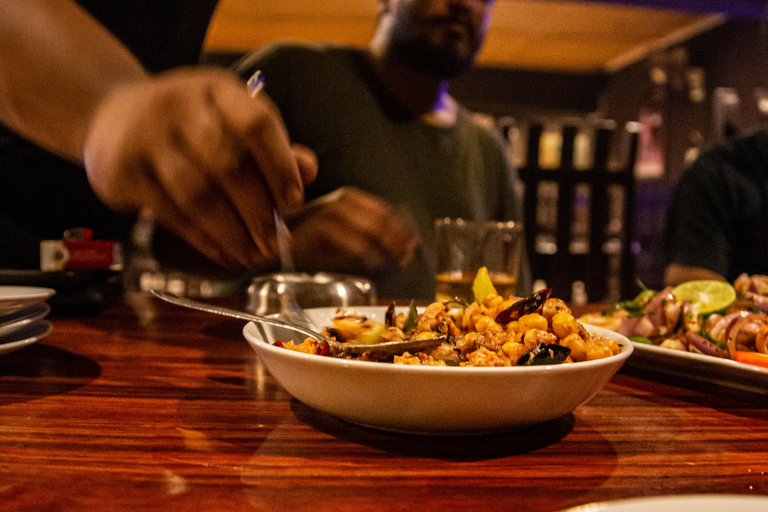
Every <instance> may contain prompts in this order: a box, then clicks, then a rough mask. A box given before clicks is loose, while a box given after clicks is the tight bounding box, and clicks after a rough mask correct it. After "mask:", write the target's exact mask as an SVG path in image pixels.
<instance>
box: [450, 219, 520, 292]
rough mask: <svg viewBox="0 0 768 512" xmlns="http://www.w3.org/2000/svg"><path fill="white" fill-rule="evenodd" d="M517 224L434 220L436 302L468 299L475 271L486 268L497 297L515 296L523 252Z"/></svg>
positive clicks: (509, 222) (510, 222) (518, 224)
mask: <svg viewBox="0 0 768 512" xmlns="http://www.w3.org/2000/svg"><path fill="white" fill-rule="evenodd" d="M523 236H524V235H523V226H522V224H521V223H519V222H512V221H508V222H496V221H472V220H464V219H448V218H446V219H438V220H436V221H435V249H436V259H435V264H436V265H435V269H436V270H435V281H436V283H435V299H436V300H439V301H447V300H452V299H454V298H458V299H462V300H464V299H469V298H470V297H472V283H473V281H474V279H475V275H476V274H477V271H478V269H480V268H481V267H486V268H487V269H488V273H489V275H490V277H491V282H493V285H494V287H495V288H496V291H497V292H498V294H499V295H501V296H503V297H508V296H509V295H516V293H515V291H516V288H517V276H518V273H519V270H520V260H521V256H522V249H523Z"/></svg>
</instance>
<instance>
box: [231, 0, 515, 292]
mask: <svg viewBox="0 0 768 512" xmlns="http://www.w3.org/2000/svg"><path fill="white" fill-rule="evenodd" d="M492 6H493V0H487V1H484V0H380V1H379V19H378V25H377V28H376V32H375V35H374V37H373V40H372V41H371V44H370V47H369V48H368V49H367V50H362V49H355V48H350V47H345V46H337V45H329V44H299V43H282V44H275V45H272V46H270V47H267V48H265V49H263V50H261V51H258V52H256V53H255V54H253V55H251V56H249V57H248V58H246V59H245V60H244V61H243V62H242V63H241V64H240V65H239V66H238V67H237V69H238V71H239V72H240V73H241V75H242V76H243V77H248V76H250V75H251V74H252V73H253V72H254V71H256V70H261V71H263V73H264V76H265V87H266V90H267V91H268V92H269V94H270V96H271V97H272V98H273V99H274V101H275V103H276V104H277V106H278V108H279V109H280V112H281V114H282V116H283V119H284V121H285V123H286V126H287V127H288V132H289V134H290V136H291V139H292V140H294V141H295V142H297V143H300V144H304V145H306V146H308V147H309V148H311V149H312V150H313V151H314V152H315V153H316V154H317V157H318V165H319V172H318V177H317V180H316V181H315V182H314V183H313V184H312V185H311V186H310V187H309V188H308V189H307V194H308V198H311V199H314V200H313V201H312V202H310V203H309V204H310V207H309V208H307V209H305V210H304V211H303V212H302V213H301V214H300V215H298V216H297V217H295V218H293V219H292V222H291V224H292V231H293V235H294V246H293V250H294V257H295V259H296V261H297V262H298V263H299V264H300V265H301V266H302V267H303V268H304V269H306V270H326V271H342V272H355V273H362V274H367V275H369V276H372V277H374V278H375V280H376V284H377V286H378V291H379V295H380V296H382V297H393V298H410V297H422V298H434V273H433V272H432V270H431V267H432V265H431V262H432V261H433V259H434V256H433V254H432V253H431V246H432V242H431V240H432V230H433V223H434V220H435V219H437V218H441V217H453V218H465V219H479V220H509V219H516V220H519V219H520V215H519V212H518V211H517V208H518V206H519V201H518V199H517V196H516V193H515V185H516V182H517V177H516V174H515V173H514V171H513V170H512V169H510V167H509V165H508V162H507V159H506V157H505V153H504V149H503V145H502V143H501V141H500V139H499V138H498V136H497V135H496V134H495V133H492V132H491V131H488V130H487V129H485V128H482V127H480V126H478V125H477V124H476V123H475V122H474V121H473V118H472V115H471V114H470V113H469V112H468V111H467V110H466V109H464V108H463V107H462V106H461V105H459V104H458V103H457V102H456V101H455V100H454V99H453V98H452V97H451V96H450V95H449V94H448V86H449V84H450V80H451V79H452V78H455V77H456V76H458V75H459V74H461V73H463V72H464V71H466V70H467V69H468V68H469V67H470V66H471V65H472V63H473V62H474V59H475V56H476V55H477V52H478V51H479V49H480V47H481V45H482V42H483V38H484V36H485V32H486V28H487V26H488V22H489V19H490V14H491V8H492ZM521 277H522V279H521V287H520V290H523V291H524V292H529V291H530V290H529V289H528V288H529V283H528V279H527V274H525V275H523V276H521Z"/></svg>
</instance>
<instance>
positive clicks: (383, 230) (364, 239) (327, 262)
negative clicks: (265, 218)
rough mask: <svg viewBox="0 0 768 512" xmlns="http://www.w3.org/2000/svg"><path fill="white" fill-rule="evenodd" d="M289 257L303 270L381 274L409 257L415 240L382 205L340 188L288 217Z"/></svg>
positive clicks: (401, 220) (397, 216) (400, 219)
mask: <svg viewBox="0 0 768 512" xmlns="http://www.w3.org/2000/svg"><path fill="white" fill-rule="evenodd" d="M288 224H289V226H291V233H292V235H293V256H294V259H295V261H296V263H297V265H298V266H299V268H301V269H303V270H307V271H320V270H322V271H327V272H344V273H354V274H363V275H372V276H375V275H382V274H385V273H387V272H391V271H393V270H395V269H396V268H398V267H399V266H402V265H405V264H407V263H408V262H410V261H411V259H412V258H413V253H414V251H415V249H416V246H417V245H418V237H417V235H416V233H415V232H414V231H413V229H411V227H410V226H409V223H408V221H407V219H405V218H404V217H403V216H402V215H400V214H398V213H397V212H396V211H395V210H394V209H393V207H392V206H391V205H389V204H387V203H386V202H385V201H383V200H381V199H379V198H377V197H375V196H373V195H370V194H367V193H365V192H363V191H361V190H358V189H355V188H348V187H344V188H341V189H338V190H336V191H335V192H332V193H330V194H328V195H326V196H323V197H321V198H318V199H316V200H315V201H312V202H310V203H308V204H307V205H306V207H305V208H303V209H302V211H301V212H300V213H298V214H297V215H295V216H292V217H289V218H288Z"/></svg>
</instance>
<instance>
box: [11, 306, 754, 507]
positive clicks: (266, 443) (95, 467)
mask: <svg viewBox="0 0 768 512" xmlns="http://www.w3.org/2000/svg"><path fill="white" fill-rule="evenodd" d="M129 299H130V300H127V301H126V303H123V304H119V305H117V306H114V307H112V308H110V309H108V310H106V311H105V312H103V313H102V314H100V315H98V316H94V317H83V318H77V317H61V318H57V317H53V318H51V320H52V322H53V324H54V332H53V333H52V334H51V335H50V336H49V337H47V338H45V339H43V340H42V341H40V342H38V343H37V344H35V345H32V346H29V347H27V348H25V349H22V350H20V351H17V352H14V353H11V354H7V355H4V356H0V511H5V510H14V511H39V510H52V511H69V510H78V511H82V510H142V511H144V510H163V511H166V510H173V511H184V510H195V511H207V510H227V511H236V510H246V511H249V510H253V511H273V510H274V511H293V510H312V511H374V510H375V511H382V510H387V511H426V510H439V511H441V512H448V511H464V510H481V511H502V510H503V511H508V510H526V511H557V510H562V509H565V508H568V507H573V506H577V505H582V504H586V503H590V502H595V501H605V500H614V499H620V498H628V497H642V496H655V495H670V494H695V493H729V494H768V475H767V473H768V409H767V408H765V404H764V403H755V402H753V401H750V400H746V399H739V397H738V396H737V397H733V396H729V395H722V394H718V393H716V392H712V391H711V390H708V391H707V392H702V391H700V390H697V389H694V388H692V387H678V386H676V385H674V384H673V383H670V382H662V381H659V380H649V379H646V378H644V376H643V375H638V374H637V373H636V371H632V370H622V371H621V372H620V373H619V374H617V375H616V376H615V377H614V378H613V379H612V381H611V382H610V383H609V384H608V385H607V386H606V388H605V389H604V390H603V391H601V392H600V393H599V394H598V395H597V396H595V397H594V398H593V399H592V400H591V401H589V402H588V403H587V404H585V405H583V406H581V407H579V408H578V409H577V410H576V411H575V413H573V414H570V415H567V416H566V417H563V418H560V419H558V420H555V421H553V422H550V423H547V424H544V425H539V426H535V427H531V428H528V429H525V430H522V431H518V432H510V433H505V434H495V435H487V436H478V437H457V438H452V437H422V436H410V435H403V434H392V433H386V432H380V431H376V430H370V429H366V428H363V427H358V426H354V425H351V424H348V423H346V422H343V421H341V420H338V419H335V418H333V417H331V416H328V415H326V414H324V413H321V412H318V411H316V410H313V409H310V408H309V407H307V406H305V405H303V404H301V403H300V402H298V401H296V400H294V399H292V398H291V397H290V396H289V395H288V394H287V393H286V392H285V391H284V390H283V389H282V388H281V387H280V386H279V385H278V384H277V383H276V382H275V381H274V380H273V379H272V378H271V377H270V375H269V374H268V373H267V372H266V371H265V369H264V368H263V367H262V366H261V365H260V363H259V360H258V359H257V357H256V355H255V353H254V352H253V350H252V349H251V348H250V346H249V345H248V344H247V343H246V341H245V340H244V338H243V337H242V334H241V329H242V326H243V323H242V322H239V321H237V320H229V319H226V318H221V317H215V316H210V315H206V314H204V313H198V312H194V311H189V310H184V309H180V308H178V307H175V306H172V305H168V304H165V303H161V302H160V301H158V300H156V299H152V298H149V297H146V296H133V297H130V298H129ZM489 392H492V390H489ZM705 512H706V511H705Z"/></svg>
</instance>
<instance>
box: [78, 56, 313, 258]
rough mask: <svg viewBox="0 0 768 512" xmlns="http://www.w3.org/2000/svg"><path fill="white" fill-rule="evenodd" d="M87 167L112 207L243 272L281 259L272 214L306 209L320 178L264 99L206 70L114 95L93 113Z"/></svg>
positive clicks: (305, 151) (169, 76) (310, 155)
mask: <svg viewBox="0 0 768 512" xmlns="http://www.w3.org/2000/svg"><path fill="white" fill-rule="evenodd" d="M84 160H85V166H86V170H87V173H88V179H89V181H90V184H91V187H92V188H93V190H94V191H95V192H96V194H98V196H99V197H100V198H101V199H102V201H104V202H105V203H106V204H107V206H109V207H111V208H113V209H115V210H118V211H123V212H132V213H139V212H141V213H143V214H145V215H146V214H148V215H150V216H151V217H152V218H154V219H155V220H156V221H157V222H158V223H159V224H161V225H162V226H164V227H165V228H167V229H169V230H172V231H174V232H175V233H176V234H177V235H179V236H181V237H182V238H183V239H185V240H186V241H187V242H188V243H189V244H191V245H192V246H194V247H195V248H197V249H198V250H199V251H200V252H201V253H203V254H204V255H206V256H207V257H208V258H210V259H212V260H214V261H216V262H218V263H220V264H222V265H225V266H230V267H244V268H258V267H261V266H263V265H265V264H268V263H270V262H273V261H274V260H275V258H276V253H277V248H276V244H275V241H274V221H273V216H272V210H273V208H274V207H277V208H279V209H280V210H287V209H291V208H295V207H296V206H298V205H300V204H301V203H302V201H303V198H304V192H303V185H304V184H305V183H307V182H310V181H311V180H313V179H314V177H315V175H316V173H317V162H316V159H315V157H314V154H313V153H312V152H311V151H309V150H308V149H306V148H301V147H291V145H290V143H289V139H288V135H287V132H286V130H285V127H284V125H283V123H282V119H281V118H280V115H279V113H278V111H277V109H276V108H275V107H274V105H273V104H272V102H271V101H270V100H269V98H268V97H267V96H266V95H263V94H262V95H259V96H257V97H255V98H251V97H250V96H249V95H248V93H247V91H246V88H245V85H244V84H243V83H242V81H240V80H239V79H238V78H237V77H236V76H235V75H232V74H230V73H228V72H225V71H222V70H215V69H200V68H197V69H181V70H176V71H173V72H169V73H166V74H163V75H158V76H156V77H153V78H150V79H149V80H146V81H141V82H138V83H135V84H132V85H128V86H125V87H122V88H119V89H117V90H116V91H115V92H114V93H113V94H111V95H110V96H109V97H108V98H107V99H106V100H105V101H104V102H103V103H102V105H101V106H100V107H99V108H98V110H97V111H96V114H95V115H94V120H93V122H92V123H91V125H90V127H89V130H88V136H87V139H86V143H85V150H84Z"/></svg>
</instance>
